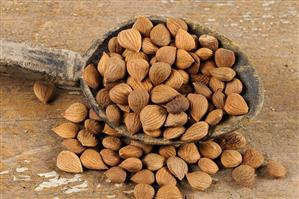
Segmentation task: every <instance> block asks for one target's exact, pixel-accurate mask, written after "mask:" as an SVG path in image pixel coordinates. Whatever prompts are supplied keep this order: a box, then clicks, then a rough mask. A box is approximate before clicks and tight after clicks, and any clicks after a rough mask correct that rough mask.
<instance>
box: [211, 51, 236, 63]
mask: <svg viewBox="0 0 299 199" xmlns="http://www.w3.org/2000/svg"><path fill="white" fill-rule="evenodd" d="M215 63H216V65H217V66H218V67H232V66H233V65H234V63H235V53H234V52H233V51H231V50H228V49H224V48H218V49H217V50H216V52H215Z"/></svg>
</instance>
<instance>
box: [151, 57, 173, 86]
mask: <svg viewBox="0 0 299 199" xmlns="http://www.w3.org/2000/svg"><path fill="white" fill-rule="evenodd" d="M170 74H171V66H170V65H169V64H167V63H164V62H157V63H154V64H153V65H152V66H151V68H150V70H149V78H150V80H151V82H152V83H153V84H154V85H158V84H161V83H163V82H164V81H165V80H166V79H167V78H168V77H169V76H170Z"/></svg>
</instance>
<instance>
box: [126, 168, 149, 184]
mask: <svg viewBox="0 0 299 199" xmlns="http://www.w3.org/2000/svg"><path fill="white" fill-rule="evenodd" d="M131 181H133V182H135V183H136V184H148V185H151V184H153V183H154V182H155V175H154V173H153V172H152V171H150V170H148V169H143V170H141V171H138V172H137V173H135V174H134V175H133V176H132V177H131Z"/></svg>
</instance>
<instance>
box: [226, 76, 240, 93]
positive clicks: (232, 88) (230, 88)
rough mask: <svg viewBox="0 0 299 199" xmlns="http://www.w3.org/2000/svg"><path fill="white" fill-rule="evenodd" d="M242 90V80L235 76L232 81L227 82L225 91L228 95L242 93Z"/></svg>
mask: <svg viewBox="0 0 299 199" xmlns="http://www.w3.org/2000/svg"><path fill="white" fill-rule="evenodd" d="M242 90H243V85H242V82H241V81H240V80H239V79H237V78H234V79H233V80H232V81H230V82H227V83H226V87H225V91H224V93H225V94H226V95H229V94H231V93H237V94H240V93H241V92H242Z"/></svg>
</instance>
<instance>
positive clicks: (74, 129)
mask: <svg viewBox="0 0 299 199" xmlns="http://www.w3.org/2000/svg"><path fill="white" fill-rule="evenodd" d="M52 131H54V132H55V133H56V134H57V135H59V136H60V137H62V138H75V137H76V136H77V133H78V131H79V127H78V126H77V125H76V124H74V123H71V122H66V123H63V124H60V125H59V126H57V127H55V128H53V129H52Z"/></svg>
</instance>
